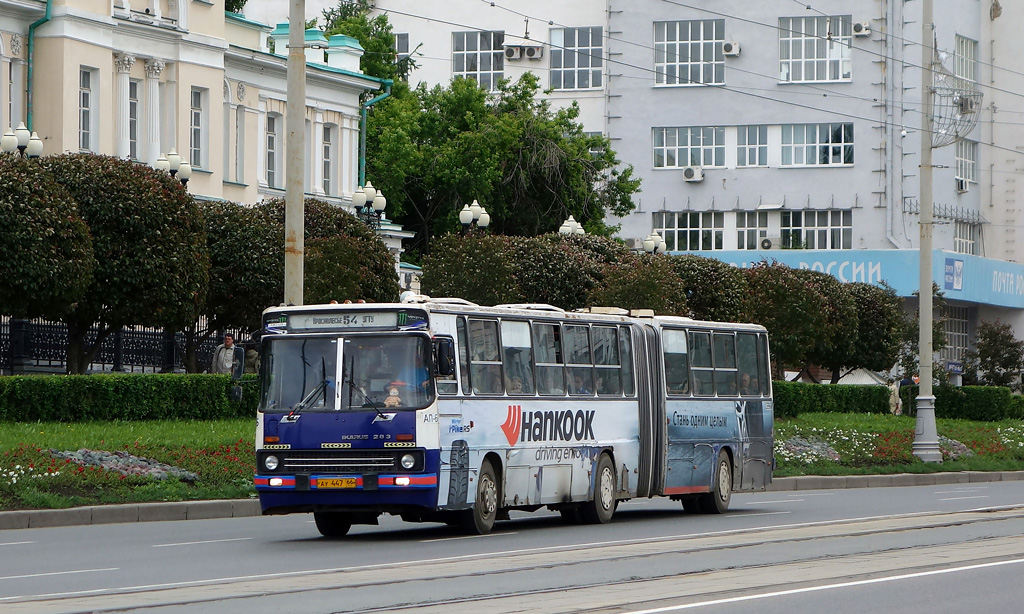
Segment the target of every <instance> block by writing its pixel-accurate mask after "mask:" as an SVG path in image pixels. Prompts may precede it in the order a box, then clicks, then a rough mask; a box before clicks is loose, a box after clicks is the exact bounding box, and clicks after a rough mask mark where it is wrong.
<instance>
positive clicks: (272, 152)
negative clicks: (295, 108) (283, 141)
mask: <svg viewBox="0 0 1024 614" xmlns="http://www.w3.org/2000/svg"><path fill="white" fill-rule="evenodd" d="M283 118H284V116H283V115H281V114H280V113H267V118H266V125H265V126H264V135H263V145H264V156H263V160H264V163H263V164H264V167H265V168H264V177H265V178H266V181H267V187H271V188H280V187H281V186H280V185H278V183H277V178H278V169H279V167H280V165H281V151H280V147H279V146H278V135H279V134H280V133H279V132H278V125H279V124H280V123H281V121H282V120H283ZM271 128H273V129H271Z"/></svg>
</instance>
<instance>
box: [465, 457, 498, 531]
mask: <svg viewBox="0 0 1024 614" xmlns="http://www.w3.org/2000/svg"><path fill="white" fill-rule="evenodd" d="M497 513H498V482H497V480H495V478H494V469H493V468H492V467H491V461H488V460H485V461H484V462H483V464H482V465H480V474H479V475H477V478H476V502H475V503H473V509H471V510H466V512H465V516H464V518H463V522H462V528H463V529H464V530H465V531H466V532H467V533H469V534H470V535H484V534H485V533H490V532H491V529H492V528H493V527H494V519H495V517H496V516H497Z"/></svg>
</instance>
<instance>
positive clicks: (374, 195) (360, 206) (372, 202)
mask: <svg viewBox="0 0 1024 614" xmlns="http://www.w3.org/2000/svg"><path fill="white" fill-rule="evenodd" d="M352 206H353V207H354V208H355V210H356V217H358V218H359V219H360V220H362V221H363V222H364V223H365V224H366V225H367V226H369V227H370V228H373V229H374V230H376V229H378V228H380V220H381V218H382V217H383V216H384V209H385V208H386V207H387V206H388V199H386V198H384V193H383V192H381V191H380V190H378V189H377V188H375V187H373V184H372V183H370V182H369V181H367V182H366V185H365V186H363V187H362V188H359V189H358V190H356V191H355V192H354V193H353V194H352Z"/></svg>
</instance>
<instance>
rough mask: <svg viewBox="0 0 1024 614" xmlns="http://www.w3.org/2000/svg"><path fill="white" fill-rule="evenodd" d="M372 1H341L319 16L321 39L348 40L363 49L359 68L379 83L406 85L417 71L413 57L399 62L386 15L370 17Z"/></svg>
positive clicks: (404, 58) (393, 36)
mask: <svg viewBox="0 0 1024 614" xmlns="http://www.w3.org/2000/svg"><path fill="white" fill-rule="evenodd" d="M372 9H373V2H372V0H341V1H340V2H338V4H337V6H334V7H330V8H326V9H324V10H323V12H322V15H321V17H322V19H323V22H324V27H323V30H324V35H325V36H327V38H330V37H331V36H333V35H335V34H344V35H345V36H351V37H352V38H354V39H356V40H358V41H359V44H360V46H362V48H363V57H362V58H361V59H360V68H361V69H362V71H363V73H365V74H367V75H370V76H372V77H378V78H380V79H391V80H393V81H398V80H402V81H406V80H408V78H409V71H411V70H412V69H413V68H415V67H416V63H415V61H414V60H413V57H412V55H411V54H410V55H408V56H406V57H402V58H399V57H398V55H397V54H396V53H395V35H394V33H393V32H392V29H391V24H390V23H389V22H388V17H387V15H385V14H381V15H377V16H376V17H374V16H371V13H370V11H371V10H372Z"/></svg>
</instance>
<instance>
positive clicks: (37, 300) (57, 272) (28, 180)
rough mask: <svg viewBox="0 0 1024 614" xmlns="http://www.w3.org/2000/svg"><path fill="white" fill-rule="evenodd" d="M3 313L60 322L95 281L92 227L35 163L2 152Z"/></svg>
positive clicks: (0, 286)
mask: <svg viewBox="0 0 1024 614" xmlns="http://www.w3.org/2000/svg"><path fill="white" fill-rule="evenodd" d="M0 228H3V229H4V230H3V232H0V253H3V254H4V257H3V259H0V313H4V314H7V315H10V316H14V317H18V318H33V317H46V318H50V319H58V318H60V317H61V316H63V315H64V314H65V313H67V311H68V310H70V309H71V308H72V306H73V305H74V304H75V303H76V302H77V301H78V299H79V298H81V297H82V295H83V294H84V293H85V290H86V288H87V287H88V285H89V283H90V282H91V281H92V270H93V264H94V260H93V253H92V240H91V238H90V237H89V228H88V226H86V224H85V222H83V221H82V218H81V217H79V215H78V209H77V207H76V204H75V200H74V199H73V198H72V197H71V195H70V194H68V192H67V190H65V189H64V188H63V186H61V185H59V184H57V183H56V182H54V181H53V180H52V179H51V178H50V176H49V175H48V174H47V173H46V171H45V170H44V169H43V167H42V166H41V165H39V164H38V162H37V161H36V160H29V159H26V158H21V157H18V156H14V155H8V154H0Z"/></svg>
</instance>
